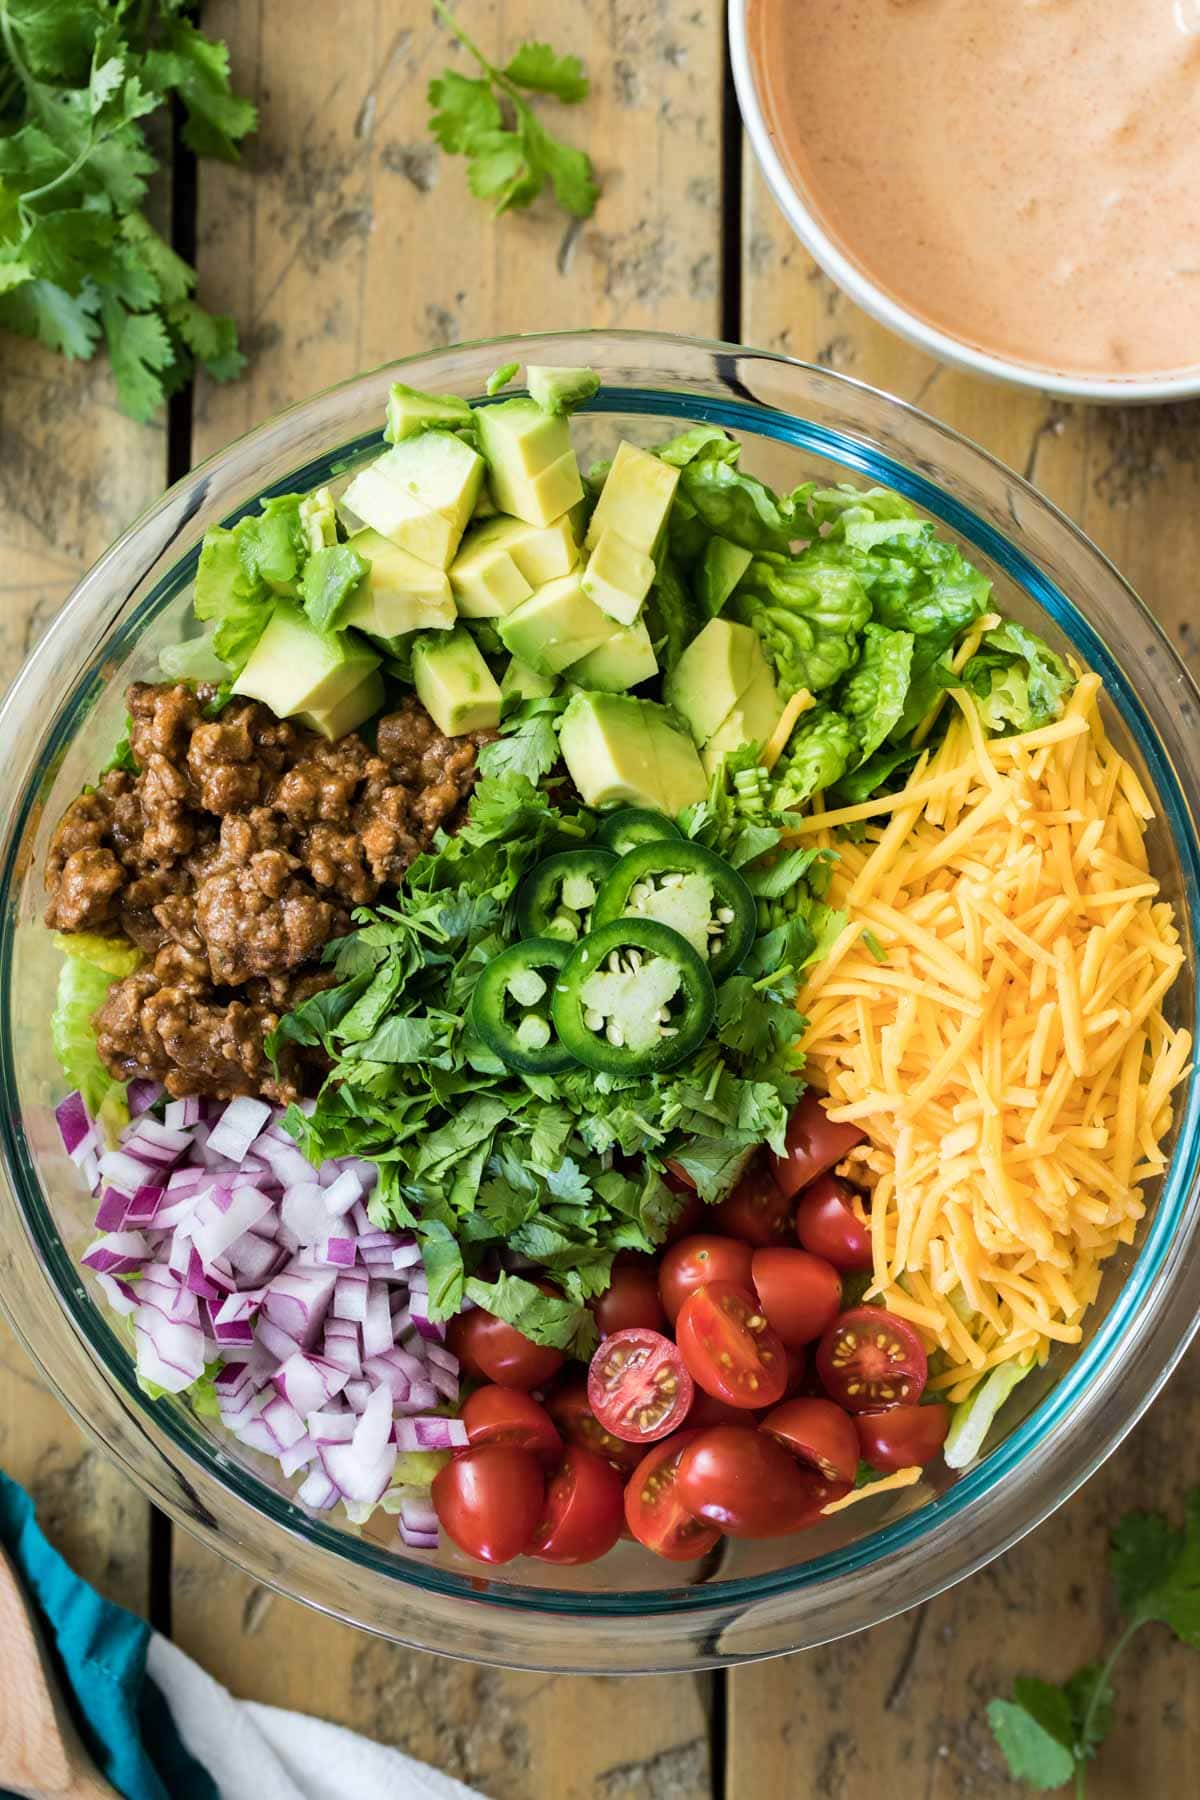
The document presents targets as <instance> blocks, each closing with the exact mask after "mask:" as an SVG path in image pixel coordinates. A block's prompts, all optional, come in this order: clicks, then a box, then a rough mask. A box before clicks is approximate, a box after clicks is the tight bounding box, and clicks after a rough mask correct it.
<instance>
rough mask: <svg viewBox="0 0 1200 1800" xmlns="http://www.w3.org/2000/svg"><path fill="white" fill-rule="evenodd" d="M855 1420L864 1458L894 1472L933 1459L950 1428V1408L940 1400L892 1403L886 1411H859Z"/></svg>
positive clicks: (887, 1473) (874, 1465) (884, 1471)
mask: <svg viewBox="0 0 1200 1800" xmlns="http://www.w3.org/2000/svg"><path fill="white" fill-rule="evenodd" d="M854 1423H855V1426H856V1428H857V1431H858V1442H859V1446H860V1448H861V1451H862V1458H863V1461H864V1462H869V1463H870V1465H871V1467H872V1468H873V1469H878V1470H880V1472H881V1473H882V1474H884V1475H890V1474H892V1472H893V1470H895V1469H911V1468H912V1467H913V1466H914V1464H916V1463H920V1464H921V1465H922V1466H923V1465H924V1464H925V1463H927V1462H932V1461H933V1459H934V1457H935V1456H936V1455H937V1453H938V1451H939V1450H940V1449H941V1447H942V1445H943V1444H944V1443H945V1441H946V1433H947V1432H948V1431H949V1429H950V1408H949V1407H948V1406H944V1405H943V1404H942V1402H941V1401H940V1400H938V1401H930V1403H929V1405H928V1406H889V1408H888V1410H887V1411H886V1412H877V1413H859V1414H858V1415H857V1416H856V1418H855V1420H854Z"/></svg>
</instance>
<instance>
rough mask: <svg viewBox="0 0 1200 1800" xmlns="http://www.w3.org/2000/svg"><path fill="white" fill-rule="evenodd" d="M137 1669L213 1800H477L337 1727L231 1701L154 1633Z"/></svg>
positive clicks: (458, 1785)
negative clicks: (210, 1784) (213, 1792)
mask: <svg viewBox="0 0 1200 1800" xmlns="http://www.w3.org/2000/svg"><path fill="white" fill-rule="evenodd" d="M146 1668H147V1671H148V1673H149V1675H150V1677H151V1679H152V1680H153V1681H154V1682H155V1683H156V1684H157V1686H158V1687H159V1688H160V1689H161V1691H162V1693H163V1696H164V1698H165V1699H166V1702H167V1704H168V1706H169V1707H170V1708H171V1712H172V1715H173V1716H174V1719H175V1724H176V1726H177V1727H178V1730H179V1735H180V1737H181V1738H182V1739H183V1742H184V1744H185V1746H186V1748H187V1749H188V1750H189V1751H190V1752H191V1754H192V1755H193V1756H194V1757H195V1759H196V1761H197V1762H198V1763H199V1764H200V1765H201V1767H202V1768H204V1769H207V1771H208V1773H209V1774H210V1775H211V1776H212V1778H213V1780H214V1782H215V1783H216V1785H217V1789H218V1791H219V1793H220V1795H221V1800H483V1796H482V1795H480V1794H479V1793H477V1792H476V1790H475V1789H474V1788H468V1787H464V1786H463V1784H462V1782H461V1781H455V1780H454V1778H453V1776H450V1775H443V1774H442V1772H441V1770H440V1769H431V1768H430V1767H429V1765H428V1763H421V1762H415V1761H414V1760H413V1758H412V1757H411V1756H405V1755H403V1754H402V1752H401V1751H399V1750H391V1749H388V1748H387V1747H386V1746H384V1745H383V1744H374V1743H372V1742H371V1740H370V1739H369V1738H364V1737H359V1736H357V1735H356V1733H355V1732H353V1731H345V1730H343V1728H342V1727H341V1726H340V1725H327V1724H325V1722H324V1721H323V1720H321V1719H311V1718H309V1717H307V1715H306V1714H304V1713H294V1712H283V1711H282V1710H281V1709H280V1708H279V1707H277V1706H259V1705H258V1704H257V1703H256V1702H255V1701H253V1700H235V1699H234V1697H233V1695H232V1694H231V1693H229V1691H228V1690H227V1689H226V1688H223V1687H222V1686H221V1684H220V1682H218V1681H214V1680H213V1678H212V1676H211V1675H206V1674H205V1672H204V1670H203V1669H202V1668H201V1667H200V1666H199V1664H198V1663H194V1662H193V1661H192V1659H191V1657H189V1656H185V1655H184V1654H183V1651H182V1650H180V1649H178V1648H177V1647H176V1646H175V1645H174V1644H172V1643H169V1642H168V1641H167V1639H166V1638H163V1637H159V1636H158V1634H157V1633H155V1634H154V1635H153V1636H152V1637H151V1639H150V1645H149V1650H148V1652H147V1658H146Z"/></svg>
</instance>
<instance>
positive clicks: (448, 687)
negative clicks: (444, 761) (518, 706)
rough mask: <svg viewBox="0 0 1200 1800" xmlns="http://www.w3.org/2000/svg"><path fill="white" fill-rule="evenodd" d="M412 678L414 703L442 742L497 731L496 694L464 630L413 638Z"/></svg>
mask: <svg viewBox="0 0 1200 1800" xmlns="http://www.w3.org/2000/svg"><path fill="white" fill-rule="evenodd" d="M412 672H413V686H414V687H415V688H416V690H417V698H418V699H419V700H420V702H421V704H422V705H423V706H424V708H425V710H426V712H428V714H429V715H430V717H431V718H432V720H433V722H434V724H435V725H436V726H437V728H438V730H439V731H441V732H444V733H445V735H446V736H447V737H461V736H462V734H463V732H464V731H487V730H489V729H490V730H494V729H495V727H496V726H497V725H499V723H500V689H499V688H498V687H497V685H496V682H495V680H494V679H493V677H492V672H491V670H490V669H489V668H488V666H487V664H486V663H485V662H484V660H483V657H482V656H481V655H480V654H479V647H478V645H477V644H476V642H475V639H474V638H473V637H472V636H471V634H470V632H469V631H467V630H466V628H465V627H464V626H461V625H460V626H459V627H458V628H457V629H456V630H454V631H450V632H431V633H430V634H429V635H428V636H423V637H419V638H417V639H416V640H415V641H414V643H413V647H412Z"/></svg>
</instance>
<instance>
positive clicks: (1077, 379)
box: [729, 0, 1200, 405]
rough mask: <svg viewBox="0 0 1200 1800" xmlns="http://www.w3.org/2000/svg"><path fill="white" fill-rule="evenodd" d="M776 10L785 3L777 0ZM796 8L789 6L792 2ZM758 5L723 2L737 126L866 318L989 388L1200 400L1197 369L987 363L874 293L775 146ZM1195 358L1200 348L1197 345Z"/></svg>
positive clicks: (1103, 400)
mask: <svg viewBox="0 0 1200 1800" xmlns="http://www.w3.org/2000/svg"><path fill="white" fill-rule="evenodd" d="M775 3H776V4H781V3H783V0H775ZM791 3H792V4H795V0H791ZM762 4H764V0H729V50H730V59H731V63H732V67H733V82H734V87H735V88H736V90H737V98H738V105H739V107H740V108H741V113H742V121H743V123H744V125H745V127H746V131H747V133H748V134H749V137H750V143H751V145H752V147H753V149H754V154H755V156H756V157H757V158H758V161H759V165H760V167H761V168H762V171H763V174H764V175H765V176H766V178H767V185H768V186H769V188H770V189H771V192H772V193H773V194H774V196H775V199H776V200H777V202H778V203H779V206H780V208H781V209H782V211H783V214H784V217H785V218H786V219H787V221H788V224H789V225H790V226H791V227H792V230H793V231H794V232H795V233H796V236H797V237H798V238H799V239H800V241H801V243H802V244H803V245H804V247H805V249H806V250H808V251H809V253H810V254H811V255H812V256H813V257H814V258H815V259H816V261H817V262H819V263H820V265H821V267H822V268H823V269H824V271H825V273H826V274H827V275H829V276H830V277H831V278H832V279H833V280H834V281H836V282H837V284H838V286H839V287H840V288H842V289H843V291H844V292H845V293H847V294H849V296H850V298H851V299H852V300H854V301H855V302H857V304H858V305H859V306H861V307H862V309H863V311H864V312H868V313H870V314H871V317H872V318H874V319H878V321H879V323H880V324H881V325H886V326H887V328H888V330H889V331H894V332H895V333H896V334H897V336H898V337H902V338H907V339H908V341H909V343H910V344H915V345H916V346H917V348H918V349H919V350H924V351H926V352H927V353H928V354H929V355H930V356H933V357H936V358H937V359H938V361H939V362H947V363H951V364H953V365H954V366H955V367H956V368H959V369H966V370H968V371H969V372H970V373H971V374H973V375H986V376H988V377H990V378H991V379H992V380H994V381H1003V382H1008V383H1010V384H1011V385H1013V386H1015V387H1024V388H1035V389H1037V390H1038V392H1040V393H1045V394H1057V395H1060V396H1061V397H1062V398H1063V399H1066V400H1089V401H1092V402H1093V403H1095V404H1100V405H1116V404H1124V405H1131V404H1135V403H1139V402H1151V401H1154V402H1157V401H1166V400H1192V399H1195V398H1196V397H1197V396H1200V367H1198V368H1196V369H1193V370H1190V371H1188V372H1186V373H1184V374H1181V375H1180V374H1176V375H1159V376H1149V377H1146V376H1136V375H1130V376H1122V375H1113V376H1103V377H1101V376H1089V375H1069V374H1064V373H1063V372H1062V370H1060V369H1047V368H1041V367H1038V366H1037V365H1036V364H1034V363H1025V362H1020V361H1017V360H1015V359H1013V358H1011V357H1005V356H990V355H989V354H988V353H987V351H986V350H979V349H977V348H976V347H975V346H974V345H973V344H969V343H966V342H964V341H963V340H962V339H961V338H956V337H951V336H950V335H949V334H948V333H946V332H944V331H939V330H938V329H937V328H936V327H935V326H933V325H930V324H928V323H927V322H926V321H925V320H924V319H922V318H921V317H920V315H919V314H917V313H913V312H910V311H909V310H908V309H907V307H904V306H902V305H900V303H899V302H898V301H897V300H896V299H895V298H894V297H893V296H892V295H891V294H889V293H888V292H887V290H886V289H884V288H881V287H879V286H878V285H877V284H876V283H875V282H874V281H872V280H871V278H870V276H868V275H867V274H866V273H865V272H864V271H863V270H862V269H861V268H860V267H859V266H858V264H857V263H856V262H854V261H853V259H852V258H851V257H850V256H848V255H847V254H846V252H845V250H844V249H842V248H841V246H840V245H839V244H838V243H837V241H836V240H835V239H834V238H832V237H831V236H830V235H829V233H828V232H827V231H826V230H825V228H824V226H823V225H822V224H821V222H820V220H819V219H818V218H817V215H816V214H815V212H813V211H812V209H811V208H810V206H809V203H808V201H807V199H806V198H805V196H804V194H803V193H802V192H801V190H800V189H799V188H798V187H797V186H796V183H795V181H794V179H793V177H792V174H791V172H790V171H789V169H788V167H787V165H786V163H785V162H784V159H783V158H782V157H781V156H780V154H779V152H778V150H777V149H776V146H775V141H774V138H773V136H772V133H771V129H770V127H769V125H768V123H767V117H766V113H765V111H764V108H763V105H762V97H761V95H760V93H759V89H758V84H757V78H756V72H755V67H754V59H753V58H752V56H751V54H750V41H749V32H748V29H747V20H748V16H749V14H750V12H751V10H752V8H754V7H755V6H761V5H762ZM1197 349H1198V353H1200V344H1198V346H1197Z"/></svg>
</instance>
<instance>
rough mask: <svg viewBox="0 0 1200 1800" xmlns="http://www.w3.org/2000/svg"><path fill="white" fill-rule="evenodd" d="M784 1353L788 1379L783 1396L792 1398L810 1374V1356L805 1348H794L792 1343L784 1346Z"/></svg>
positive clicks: (786, 1398)
mask: <svg viewBox="0 0 1200 1800" xmlns="http://www.w3.org/2000/svg"><path fill="white" fill-rule="evenodd" d="M783 1354H784V1356H785V1358H786V1359H787V1381H786V1382H785V1383H784V1388H783V1397H784V1399H785V1400H790V1399H791V1397H792V1395H793V1394H798V1393H799V1392H800V1390H801V1389H802V1388H803V1386H804V1382H805V1378H806V1377H807V1375H808V1358H807V1356H806V1355H805V1354H804V1352H803V1350H793V1349H792V1347H791V1345H790V1344H785V1345H784V1346H783Z"/></svg>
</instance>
